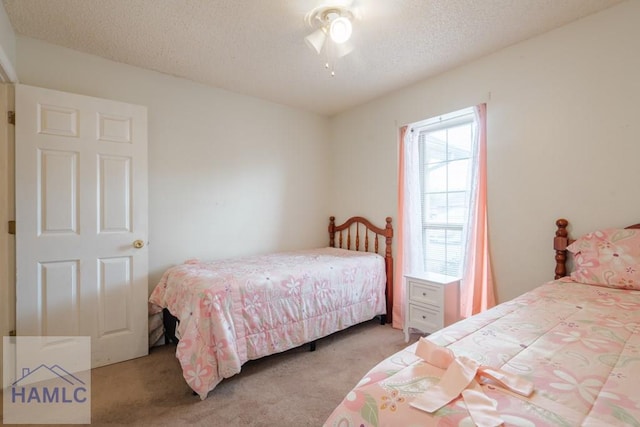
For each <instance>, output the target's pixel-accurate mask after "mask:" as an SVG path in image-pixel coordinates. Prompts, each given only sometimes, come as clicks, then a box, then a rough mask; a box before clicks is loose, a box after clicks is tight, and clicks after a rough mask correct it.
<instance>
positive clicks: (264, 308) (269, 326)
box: [149, 248, 386, 399]
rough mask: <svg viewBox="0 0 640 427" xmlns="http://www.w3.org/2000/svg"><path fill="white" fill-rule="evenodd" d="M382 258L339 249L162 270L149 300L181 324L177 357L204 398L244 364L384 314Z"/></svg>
mask: <svg viewBox="0 0 640 427" xmlns="http://www.w3.org/2000/svg"><path fill="white" fill-rule="evenodd" d="M385 283H386V274H385V266H384V258H383V257H381V256H380V255H377V254H373V253H365V252H356V251H348V250H345V249H336V248H321V249H314V250H307V251H296V252H287V253H276V254H269V255H261V256H252V257H244V258H235V259H230V260H219V261H211V262H200V261H197V260H190V261H187V262H186V263H185V264H182V265H178V266H176V267H172V268H170V269H169V270H167V271H166V272H165V273H164V275H163V277H162V279H161V280H160V283H159V284H158V285H157V286H156V288H155V289H154V291H153V292H152V294H151V296H150V298H149V301H150V302H151V303H153V304H156V305H158V306H160V307H163V308H168V309H169V311H170V312H171V313H172V314H173V315H174V316H176V317H177V318H178V319H180V323H179V324H178V327H177V330H176V335H177V336H178V338H180V342H179V343H178V347H177V349H176V356H177V358H178V359H179V361H180V364H181V366H182V370H183V374H184V378H185V380H186V381H187V383H188V384H189V386H190V387H191V388H192V389H193V390H194V391H195V392H196V393H198V394H199V395H200V397H201V398H202V399H204V398H206V397H207V393H208V392H209V391H210V390H212V389H213V388H214V387H215V386H216V385H217V384H218V383H219V382H220V381H222V379H223V378H228V377H230V376H232V375H235V374H237V373H239V372H240V367H241V366H242V364H244V363H245V362H246V361H248V360H252V359H257V358H260V357H262V356H266V355H269V354H273V353H278V352H281V351H285V350H288V349H291V348H294V347H297V346H299V345H302V344H304V343H307V342H310V341H313V340H315V339H318V338H321V337H323V336H326V335H329V334H331V333H333V332H336V331H339V330H341V329H344V328H347V327H349V326H352V325H355V324H357V323H360V322H363V321H366V320H370V319H372V318H373V317H375V316H376V315H379V314H384V313H386V300H385Z"/></svg>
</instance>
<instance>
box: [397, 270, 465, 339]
mask: <svg viewBox="0 0 640 427" xmlns="http://www.w3.org/2000/svg"><path fill="white" fill-rule="evenodd" d="M405 286H406V288H405V290H406V302H405V313H404V315H405V318H404V338H405V341H407V342H409V328H414V329H418V330H420V331H422V332H427V333H433V332H435V331H437V330H438V329H442V328H444V327H445V326H448V325H450V324H452V323H455V322H457V321H458V320H459V319H460V279H459V278H457V277H452V276H445V275H443V274H436V273H426V274H424V275H407V276H405Z"/></svg>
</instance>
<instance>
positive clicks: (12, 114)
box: [7, 111, 16, 125]
mask: <svg viewBox="0 0 640 427" xmlns="http://www.w3.org/2000/svg"><path fill="white" fill-rule="evenodd" d="M7 116H8V119H9V124H10V125H15V124H16V112H15V111H9V112H7Z"/></svg>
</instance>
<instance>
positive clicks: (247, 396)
mask: <svg viewBox="0 0 640 427" xmlns="http://www.w3.org/2000/svg"><path fill="white" fill-rule="evenodd" d="M415 338H416V336H414V337H413V339H414V340H415ZM406 345H407V344H406V343H405V342H404V335H403V333H402V332H401V331H399V330H397V329H392V328H391V327H390V326H389V325H386V326H382V325H380V324H379V322H378V321H376V320H373V321H370V322H365V323H363V324H360V325H356V326H353V327H351V328H349V329H347V330H344V331H341V332H337V333H335V334H333V335H331V336H329V337H326V338H323V339H321V340H319V341H318V343H317V349H316V351H315V352H309V348H308V346H303V347H299V348H296V349H293V350H289V351H287V352H284V353H280V354H276V355H272V356H269V357H266V358H263V359H259V360H255V361H250V362H248V363H247V364H245V365H244V366H243V368H242V372H241V373H240V374H239V375H236V376H234V377H232V378H228V379H225V380H223V381H222V383H220V384H219V385H218V386H217V387H216V388H215V389H214V390H213V391H211V392H210V393H209V396H208V397H207V399H205V400H204V401H202V400H200V398H199V397H198V396H194V395H192V393H191V389H190V388H189V387H188V386H187V385H186V383H185V381H184V379H183V378H182V372H181V370H180V366H179V363H178V360H177V359H176V358H175V354H174V353H175V347H174V346H162V347H154V348H153V349H152V350H151V352H150V354H149V356H146V357H142V358H139V359H135V360H130V361H127V362H123V363H118V364H115V365H111V366H106V367H103V368H98V369H94V370H93V372H92V377H91V388H92V411H91V415H92V424H136V425H150V426H151V425H153V426H155V425H172V426H175V425H203V426H265V427H267V426H268V427H274V426H296V427H302V426H321V425H322V424H323V422H324V421H325V420H326V419H327V417H328V416H329V414H330V413H331V411H332V410H333V409H334V408H335V407H336V405H338V404H339V403H340V402H341V401H342V399H343V397H344V396H345V395H346V393H347V392H348V391H349V390H350V389H351V388H352V387H353V386H354V385H355V384H356V383H357V382H358V381H359V380H360V378H361V377H362V376H363V375H364V374H365V373H366V372H367V371H368V370H369V369H371V368H372V367H373V366H374V365H375V364H376V363H378V362H379V361H381V360H382V359H384V358H385V357H386V356H389V355H391V354H393V353H395V352H396V351H398V350H400V349H402V348H404V347H405V346H406Z"/></svg>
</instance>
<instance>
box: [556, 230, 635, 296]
mask: <svg viewBox="0 0 640 427" xmlns="http://www.w3.org/2000/svg"><path fill="white" fill-rule="evenodd" d="M567 249H568V250H569V251H570V252H572V253H573V254H574V270H573V272H572V273H571V278H572V279H573V280H574V281H576V282H580V283H587V284H591V285H600V286H608V287H612V288H624V289H638V290H640V230H635V229H620V228H609V229H605V230H600V231H596V232H593V233H589V234H586V235H584V236H583V237H581V238H579V239H578V240H576V241H575V242H573V243H572V244H571V245H569V246H568V247H567Z"/></svg>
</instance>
